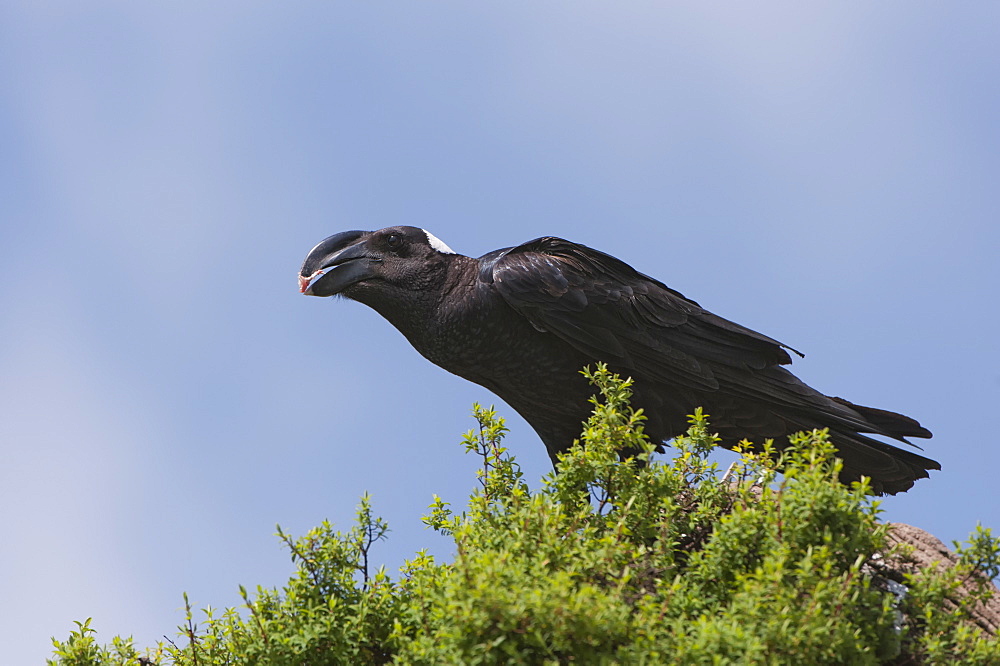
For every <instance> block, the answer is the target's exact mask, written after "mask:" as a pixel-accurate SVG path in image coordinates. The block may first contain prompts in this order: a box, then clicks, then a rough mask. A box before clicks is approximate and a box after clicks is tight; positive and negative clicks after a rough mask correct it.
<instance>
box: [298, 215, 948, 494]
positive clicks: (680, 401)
mask: <svg viewBox="0 0 1000 666" xmlns="http://www.w3.org/2000/svg"><path fill="white" fill-rule="evenodd" d="M299 283H300V289H301V291H302V292H303V293H306V294H310V295H313V296H332V295H342V296H345V297H347V298H350V299H352V300H355V301H359V302H361V303H364V304H366V305H368V306H370V307H372V308H374V309H375V310H376V311H377V312H379V313H380V314H381V315H382V316H383V317H385V318H386V319H387V320H389V322H390V323H392V324H393V326H395V327H396V328H397V329H399V331H400V332H402V333H403V335H404V336H406V338H407V340H409V341H410V343H411V344H412V345H413V346H414V347H415V348H416V349H417V351H419V352H420V353H421V354H423V355H424V356H425V357H426V358H427V359H429V360H430V361H431V362H433V363H435V364H437V365H439V366H441V367H442V368H444V369H445V370H448V371H449V372H452V373H454V374H456V375H459V376H460V377H464V378H466V379H468V380H470V381H472V382H475V383H477V384H480V385H482V386H484V387H486V388H488V389H489V390H491V391H493V392H494V393H496V394H497V395H498V396H500V398H502V399H503V400H504V401H505V402H507V404H509V405H510V406H511V407H513V408H514V409H515V410H517V412H518V413H519V414H521V416H523V417H524V419H525V420H526V421H527V422H528V423H530V424H531V425H532V427H533V428H534V429H535V431H536V432H537V433H538V435H539V437H541V439H542V441H543V442H544V443H545V446H546V448H547V449H548V452H549V455H550V456H551V458H552V460H553V462H555V461H556V454H557V453H559V452H561V451H564V450H565V449H567V448H568V447H569V446H570V445H571V444H572V442H573V440H574V438H577V437H578V436H579V434H580V430H581V426H582V422H583V421H584V420H585V419H586V418H587V416H588V414H589V412H590V405H589V403H588V400H587V398H588V397H589V396H590V395H592V393H593V387H591V386H590V385H589V384H588V383H587V382H586V380H585V379H584V378H583V377H582V376H581V375H580V370H581V369H582V368H583V367H584V366H585V365H588V364H590V365H593V364H594V362H595V361H604V362H606V363H607V364H608V366H609V368H610V369H611V370H613V371H614V372H617V373H620V374H621V375H623V376H631V377H632V378H633V379H634V382H635V383H634V387H633V389H634V396H633V403H634V405H635V406H636V407H641V408H643V410H644V411H645V414H646V416H647V418H648V420H647V422H646V432H647V434H649V436H650V437H651V438H652V439H653V440H654V441H666V440H668V439H670V438H672V437H674V436H676V435H679V434H681V433H683V432H684V431H685V430H686V428H687V416H688V415H689V414H691V413H692V412H693V410H694V408H695V407H698V406H701V407H704V409H705V411H706V412H707V413H708V414H709V415H710V418H711V423H712V427H713V429H714V430H716V431H718V433H719V435H720V437H721V438H722V444H723V445H724V446H727V447H732V446H733V445H735V444H736V443H738V442H739V441H740V440H741V439H743V438H749V439H751V440H753V441H758V442H760V441H762V440H763V439H764V438H774V439H775V443H776V445H777V446H779V447H780V446H782V444H785V443H787V440H786V439H785V436H786V435H788V434H791V433H794V432H797V431H800V430H810V429H813V428H824V427H828V428H829V429H830V432H831V437H832V439H833V441H834V443H835V445H836V446H837V449H838V455H839V456H840V457H841V458H843V460H844V471H843V474H842V478H843V480H845V481H849V480H853V479H857V478H859V477H860V475H866V476H869V477H871V479H872V487H873V489H874V490H875V491H876V492H879V493H897V492H901V491H904V490H907V489H908V488H910V487H911V486H912V485H913V482H914V481H915V480H916V479H919V478H923V477H926V476H927V470H931V469H940V466H939V465H938V463H937V462H935V461H933V460H930V459H929V458H925V457H923V456H920V455H918V454H916V453H914V452H912V451H908V450H905V449H901V448H898V447H895V446H892V445H890V444H887V443H885V442H882V441H879V440H877V439H874V438H872V437H869V436H868V435H871V434H875V435H882V436H885V437H890V438H893V439H896V440H899V441H901V442H906V443H907V444H909V442H907V441H906V439H905V438H906V437H930V436H931V433H930V432H929V431H928V430H927V429H925V428H923V427H922V426H921V425H920V424H919V423H917V422H916V421H915V420H913V419H911V418H909V417H907V416H903V415H901V414H896V413H894V412H889V411H885V410H881V409H875V408H871V407H863V406H861V405H855V404H853V403H851V402H848V401H847V400H844V399H842V398H833V397H828V396H825V395H823V394H822V393H819V392H818V391H816V390H814V389H812V388H810V387H809V386H807V385H806V384H805V383H803V382H802V381H800V380H799V379H798V378H797V377H795V375H793V374H792V373H791V372H789V371H788V370H787V369H785V368H784V367H783V366H784V365H787V364H789V363H791V357H790V356H789V354H788V351H789V350H790V351H793V352H794V351H795V350H793V349H791V348H790V347H787V346H785V345H783V344H782V343H780V342H778V341H777V340H774V339H772V338H769V337H767V336H766V335H763V334H761V333H757V332H755V331H752V330H750V329H748V328H745V327H743V326H740V325H739V324H736V323H733V322H731V321H728V320H726V319H723V318H722V317H719V316H717V315H714V314H712V313H711V312H709V311H707V310H705V309H704V308H702V307H701V306H700V305H698V304H697V303H696V302H694V301H692V300H690V299H688V298H685V297H684V296H683V295H681V294H680V293H678V292H677V291H674V290H673V289H670V288H669V287H667V286H666V285H664V284H663V283H661V282H659V281H658V280H655V279H653V278H651V277H649V276H646V275H643V274H642V273H639V272H638V271H636V270H635V269H633V268H632V267H631V266H629V265H627V264H625V263H624V262H622V261H620V260H618V259H615V258H614V257H612V256H610V255H607V254H605V253H603V252H599V251H597V250H593V249H591V248H588V247H585V246H583V245H579V244H577V243H572V242H569V241H566V240H562V239H560V238H554V237H544V238H538V239H536V240H533V241H529V242H527V243H523V244H521V245H518V246H516V247H512V248H505V249H502V250H496V251H494V252H490V253H489V254H486V255H483V256H482V257H480V258H478V259H474V258H472V257H466V256H463V255H460V254H457V253H455V252H453V251H452V250H451V249H449V248H448V247H447V246H446V245H444V244H443V243H442V242H441V241H440V240H438V239H437V238H435V237H434V236H433V235H431V234H429V233H428V232H426V231H425V230H423V229H418V228H416V227H390V228H387V229H382V230H380V231H347V232H343V233H340V234H336V235H334V236H331V237H329V238H327V239H326V240H324V241H322V242H321V243H319V245H317V246H316V247H314V248H313V249H312V250H311V251H310V252H309V255H308V256H307V257H306V260H305V262H304V263H303V265H302V269H301V271H300V274H299ZM795 353H798V352H795Z"/></svg>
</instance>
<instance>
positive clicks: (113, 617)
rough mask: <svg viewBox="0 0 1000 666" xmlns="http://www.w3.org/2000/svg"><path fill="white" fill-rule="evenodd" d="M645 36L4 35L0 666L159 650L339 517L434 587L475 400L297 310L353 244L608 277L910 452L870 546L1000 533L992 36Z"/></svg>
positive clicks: (336, 318) (81, 29) (261, 19)
mask: <svg viewBox="0 0 1000 666" xmlns="http://www.w3.org/2000/svg"><path fill="white" fill-rule="evenodd" d="M664 4H665V3H654V2H648V3H647V2H631V3H609V2H587V1H581V0H572V1H566V2H515V1H505V2H502V3H500V2H494V3H484V2H435V3H393V4H392V5H391V6H390V5H388V4H385V3H375V2H366V3H330V2H288V3H260V2H250V3H248V2H236V1H230V2H212V3H203V2H197V3H193V2H142V3H134V2H100V1H95V2H87V3H68V2H66V3H60V2H37V1H35V0H23V1H18V0H8V1H7V2H4V3H2V5H0V275H2V278H0V445H2V451H3V463H2V465H0V492H2V501H0V524H2V525H3V528H4V536H3V539H2V541H0V589H2V590H3V600H4V603H3V604H2V606H0V627H3V633H4V635H5V636H6V638H5V639H4V640H3V641H0V662H2V663H5V664H28V663H40V662H41V661H42V660H43V658H44V656H45V655H47V654H48V653H49V650H50V646H49V637H50V636H53V635H55V636H58V637H65V636H67V635H68V633H69V631H70V630H71V629H72V628H73V624H72V622H73V620H77V619H80V620H82V619H85V618H87V617H90V616H93V617H94V626H95V627H96V628H97V629H98V631H99V634H98V638H99V640H102V641H108V640H110V638H111V636H112V635H114V634H118V633H121V634H126V635H128V634H133V635H134V636H135V637H136V639H137V641H138V642H139V643H141V644H144V645H146V644H151V643H152V642H154V641H155V640H156V639H157V638H159V637H161V636H163V635H164V634H166V635H168V636H170V637H172V638H173V637H175V633H176V630H175V627H176V625H178V624H179V623H180V622H181V621H182V619H183V615H182V613H181V611H180V610H179V608H180V606H181V605H182V596H181V595H182V592H184V591H187V592H188V594H189V595H190V597H191V600H192V602H193V603H194V604H196V605H197V606H200V607H204V606H208V605H211V606H214V607H224V606H230V605H236V604H238V603H239V596H238V592H237V586H238V585H239V584H244V585H247V586H248V587H251V588H252V587H254V586H256V585H257V584H258V583H259V584H264V585H268V586H273V585H279V584H281V583H282V582H283V581H284V580H285V579H286V578H287V576H288V575H289V574H290V573H291V571H292V566H291V564H290V562H289V560H288V557H287V554H286V553H285V551H284V550H283V549H282V547H281V545H280V543H279V541H278V540H277V539H276V538H275V537H274V536H273V533H274V527H275V524H276V523H280V524H281V525H282V527H283V528H285V529H286V530H288V531H291V532H293V533H301V532H303V531H305V530H306V529H308V528H309V527H311V526H313V525H316V524H318V523H319V522H320V521H321V520H323V519H324V518H329V519H330V520H332V521H334V522H335V523H337V524H338V525H340V526H342V527H344V528H347V527H349V525H350V522H351V519H352V517H353V512H354V507H355V505H356V504H357V500H358V497H359V496H360V495H361V494H362V493H364V492H365V491H368V492H370V493H371V494H372V496H373V501H374V506H375V508H376V510H377V511H378V512H379V513H380V514H381V515H382V516H384V517H385V518H386V519H387V520H388V521H389V523H390V526H391V528H392V533H391V538H390V540H389V542H388V543H385V544H382V545H380V547H379V549H378V550H377V552H376V553H375V558H376V559H377V560H379V561H382V562H384V563H386V564H387V565H388V566H389V567H391V568H395V567H396V566H398V565H399V564H400V563H401V562H402V560H403V559H404V558H405V557H407V556H409V555H411V554H412V553H414V552H415V551H416V550H418V549H420V548H423V547H427V548H429V549H430V550H431V551H432V552H435V553H438V554H440V555H441V556H447V555H448V554H449V551H448V548H447V545H446V543H445V542H444V541H443V540H442V539H441V538H439V537H438V536H437V535H435V534H433V533H431V532H429V531H427V530H426V529H424V528H423V526H422V525H421V523H420V516H421V515H422V514H423V513H424V511H425V507H426V506H427V504H429V503H430V501H431V499H432V495H433V494H434V493H437V494H439V495H441V496H442V497H443V498H444V499H446V500H449V501H453V502H458V503H461V502H462V501H463V499H464V498H465V497H466V496H467V493H468V491H469V490H470V489H471V488H472V487H473V486H474V485H475V480H474V477H473V470H474V468H475V460H473V459H472V458H471V457H469V456H464V455H463V454H462V450H461V447H460V445H459V442H460V439H461V433H462V432H464V431H465V430H467V429H468V428H470V427H471V425H472V422H471V419H470V418H469V416H468V414H469V411H470V407H471V404H472V403H473V402H474V401H480V402H483V403H486V404H489V403H491V402H495V399H494V398H493V397H492V396H491V395H490V394H489V393H488V392H487V391H486V390H485V389H481V388H479V387H477V386H474V385H472V384H469V383H467V382H465V381H464V380H461V379H458V378H457V377H453V376H451V375H449V374H447V373H446V372H444V371H443V370H440V369H438V368H436V367H434V366H432V365H431V364H430V363H428V362H427V361H425V360H424V359H422V358H421V357H420V356H419V355H418V354H417V353H416V352H414V351H413V350H412V349H411V348H410V347H409V345H408V344H407V343H406V341H405V340H404V339H403V338H402V337H401V336H400V335H399V334H398V333H397V332H396V331H395V330H394V329H392V328H391V327H390V326H389V325H388V324H387V323H386V322H384V321H383V320H382V319H380V318H379V317H378V316H377V315H375V314H374V313H373V312H371V311H369V310H367V309H366V308H364V307H363V306H360V305H358V304H354V303H349V302H345V301H336V300H334V299H315V298H306V297H303V296H300V295H299V294H298V293H297V289H296V279H295V274H296V271H297V269H298V266H299V264H300V262H301V261H302V259H303V257H304V256H305V254H306V252H307V251H308V250H309V249H310V248H311V247H312V246H313V245H314V244H315V243H316V242H317V241H319V240H320V239H322V238H324V237H325V236H327V235H330V234H332V233H334V232H337V231H342V230H346V229H377V228H381V227H384V226H389V225H394V224H412V225H416V226H422V227H425V228H427V229H429V230H431V231H432V232H433V233H434V234H435V235H437V236H439V237H440V238H441V239H442V240H444V241H445V242H446V243H448V244H449V245H450V246H451V247H453V248H454V249H455V250H457V251H459V252H462V253H465V254H470V255H474V256H478V255H480V254H483V253H485V252H488V251H490V250H493V249H495V248H498V247H503V246H507V245H512V244H516V243H518V242H521V241H525V240H528V239H531V238H535V237H538V236H542V235H558V236H563V237H566V238H570V239H572V240H576V241H579V242H583V243H585V244H587V245H590V246H592V247H596V248H599V249H602V250H604V251H606V252H609V253H611V254H613V255H615V256H617V257H619V258H621V259H623V260H625V261H627V262H629V263H631V264H632V265H633V266H635V267H636V268H637V269H639V270H641V271H643V272H645V273H648V274H650V275H653V276H655V277H657V278H659V279H661V280H663V281H664V282H666V283H667V284H668V285H670V286H672V287H674V288H676V289H678V290H680V291H681V292H683V293H685V294H686V295H688V296H689V297H691V298H694V299H696V300H698V301H699V302H701V303H702V305H704V306H705V307H707V308H709V309H710V310H712V311H714V312H716V313H717V314H720V315H722V316H725V317H727V318H730V319H733V320H735V321H738V322H740V323H742V324H744V325H747V326H750V327H751V328H755V329H757V330H760V331H762V332H764V333H766V334H768V335H771V336H773V337H775V338H777V339H780V340H782V341H784V342H786V343H788V344H789V345H792V346H794V347H795V348H797V349H800V350H802V351H804V352H805V353H806V358H805V359H802V360H797V361H796V363H795V366H794V369H795V371H796V372H797V373H798V374H799V375H800V376H801V377H802V378H803V379H805V380H806V381H808V382H809V383H811V384H812V385H814V386H815V387H817V388H819V389H821V390H824V391H825V392H827V393H829V394H831V395H840V396H844V397H846V398H848V399H850V400H852V401H855V402H858V403H861V404H865V405H872V406H877V407H882V408H886V409H892V410H896V411H900V412H903V413H905V414H908V415H911V416H914V417H916V418H918V419H919V420H920V421H921V422H922V423H923V424H924V425H926V426H927V427H929V428H930V429H931V430H932V431H934V433H935V438H934V439H933V440H930V441H929V442H927V443H926V445H925V449H926V452H927V454H928V455H930V456H931V457H933V458H936V459H938V460H940V461H941V463H942V467H943V471H941V472H939V473H935V474H933V476H932V478H931V479H930V480H924V481H921V482H919V483H918V484H917V485H916V487H915V488H914V489H913V490H911V491H910V492H909V493H907V494H905V495H901V496H898V497H894V498H890V499H887V500H886V501H885V502H884V504H883V507H884V509H885V517H886V518H887V519H890V520H898V521H903V522H908V523H911V524H914V525H918V526H920V527H923V528H925V529H928V530H930V531H931V532H933V533H934V534H936V535H938V536H939V537H941V538H942V539H944V540H945V541H946V542H950V541H951V540H953V539H963V538H965V537H966V536H967V535H968V533H969V532H970V531H971V530H972V529H973V527H974V526H975V524H976V523H977V521H981V522H982V523H984V524H985V525H987V526H993V527H994V528H1000V490H998V483H997V470H998V468H1000V445H998V444H997V442H996V435H995V434H994V433H992V431H991V430H990V427H989V426H990V425H991V424H993V423H995V421H996V418H997V416H998V414H1000V406H998V405H1000V363H998V352H997V348H998V345H997V341H996V338H997V334H998V331H1000V307H998V289H1000V269H998V267H997V261H998V253H1000V219H998V210H1000V122H998V118H1000V84H998V82H1000V62H998V61H1000V49H998V48H997V26H998V25H1000V5H998V4H997V3H995V2H968V3H962V4H961V5H960V6H959V5H955V4H953V3H909V2H879V3H839V2H836V3H822V2H812V3H798V2H788V3H743V4H740V5H732V4H726V5H725V6H723V4H721V3H701V2H697V3H695V2H691V3H671V4H670V5H669V6H664ZM500 409H501V411H502V412H504V413H506V414H507V415H508V416H509V417H510V425H511V427H512V430H513V432H512V434H511V436H510V438H509V440H508V444H509V445H510V447H511V449H512V450H513V451H514V453H515V454H516V455H517V456H518V458H519V460H520V461H521V462H522V463H523V467H524V469H525V471H526V474H527V475H528V477H529V478H530V479H531V480H532V482H533V483H534V484H537V480H538V479H539V478H540V477H541V475H542V474H544V473H545V472H546V471H547V469H548V462H547V458H546V456H545V453H544V450H543V447H542V445H541V444H540V442H539V441H538V439H537V438H536V436H535V434H534V433H533V432H532V431H531V430H530V428H528V426H527V425H526V424H525V423H524V422H523V421H521V420H520V419H518V418H516V417H515V415H514V414H513V413H512V411H511V410H509V409H507V408H506V407H504V406H502V405H500Z"/></svg>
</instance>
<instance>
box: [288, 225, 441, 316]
mask: <svg viewBox="0 0 1000 666" xmlns="http://www.w3.org/2000/svg"><path fill="white" fill-rule="evenodd" d="M448 255H455V252H454V251H453V250H452V249H451V248H449V247H448V246H447V245H445V244H444V243H443V242H441V241H440V240H439V239H438V238H436V237H435V236H434V235H432V234H431V233H430V232H428V231H425V230H424V229H419V228H417V227H388V228H386V229H380V230H379V231H344V232H341V233H339V234H334V235H333V236H330V237H329V238H326V239H324V240H323V241H321V242H320V243H319V244H318V245H317V246H316V247H314V248H313V249H312V250H310V251H309V254H308V255H306V259H305V261H304V262H302V268H301V270H299V291H300V292H302V293H303V294H306V295H308V296H334V295H337V294H342V295H344V296H347V297H348V298H353V299H355V300H360V301H365V300H366V299H365V294H366V293H385V292H389V291H395V290H401V291H407V292H413V291H417V290H420V289H427V288H431V287H432V286H433V283H434V282H435V281H436V280H437V279H438V276H439V275H440V274H441V269H442V268H443V266H444V264H445V262H446V257H447V256H448Z"/></svg>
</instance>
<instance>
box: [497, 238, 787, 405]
mask: <svg viewBox="0 0 1000 666" xmlns="http://www.w3.org/2000/svg"><path fill="white" fill-rule="evenodd" d="M491 273H492V278H493V282H494V284H495V286H496V288H497V290H498V291H499V293H500V294H501V295H502V296H503V298H504V299H505V300H506V301H507V303H509V304H510V306H511V307H512V308H514V310H516V311H517V312H519V313H520V314H521V315H523V316H524V317H526V318H527V319H528V320H529V321H531V323H532V324H533V325H534V326H535V327H536V328H538V329H541V330H545V331H549V332H551V333H553V334H555V335H557V336H559V337H560V338H562V339H563V340H565V341H566V342H567V343H569V344H570V345H572V346H573V347H575V348H577V349H578V350H580V351H582V352H584V353H586V354H588V355H591V356H594V357H595V358H600V359H603V360H607V361H608V362H609V363H613V364H614V365H616V366H619V367H623V368H627V369H629V370H633V371H635V372H637V373H638V374H639V375H642V376H644V377H646V378H648V379H651V380H654V381H661V382H666V383H678V382H679V383H682V384H684V385H686V386H690V387H692V388H702V389H708V390H714V389H718V388H719V386H720V376H719V373H720V371H723V373H724V369H725V368H731V369H733V370H736V371H746V370H762V369H764V368H768V367H772V366H777V365H783V364H787V363H790V362H791V358H790V357H789V355H788V352H787V351H785V350H786V349H791V348H790V347H787V346H786V345H783V344H782V343H780V342H778V341H777V340H774V339H773V338H769V337H768V336H766V335H763V334H761V333H757V332H756V331H752V330H750V329H748V328H746V327H744V326H740V325H739V324H736V323H733V322H731V321H729V320H727V319H723V318H722V317H719V316H717V315H714V314H712V313H711V312H709V311H708V310H705V309H704V308H702V307H701V306H700V305H698V304H697V303H696V302H695V301H692V300H691V299H689V298H685V297H684V296H683V295H682V294H680V293H679V292H677V291H675V290H673V289H671V288H669V287H667V286H666V285H664V284H663V283H662V282H659V281H658V280H655V279H653V278H651V277H649V276H647V275H643V274H642V273H639V272H638V271H636V270H635V269H633V268H632V267H631V266H629V265H628V264H626V263H624V262H622V261H620V260H618V259H615V258H614V257H612V256H610V255H607V254H604V253H603V252H599V251H597V250H594V249H591V248H588V247H585V246H583V245H578V244H576V243H571V242H569V241H565V240H562V239H560V238H553V237H545V238H539V239H536V240H533V241H530V242H528V243H524V244H522V245H519V246H517V247H514V248H511V249H510V250H507V251H505V252H504V253H502V254H501V255H500V256H498V257H497V258H496V259H495V261H494V262H493V263H492V271H491ZM792 351H795V350H792ZM795 353H799V352H795ZM800 355H801V354H800ZM724 374H727V373H724Z"/></svg>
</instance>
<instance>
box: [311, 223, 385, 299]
mask: <svg viewBox="0 0 1000 666" xmlns="http://www.w3.org/2000/svg"><path fill="white" fill-rule="evenodd" d="M370 233H371V232H368V231H344V232H341V233H339V234H334V235H333V236H330V237H329V238H326V239H324V240H322V241H321V242H320V243H319V244H318V245H317V246H316V247H314V248H313V249H312V250H310V251H309V254H308V255H307V256H306V259H305V261H304V262H302V268H301V270H299V291H300V292H302V293H303V294H306V295H308V296H333V295H334V294H339V293H340V292H342V291H343V290H344V289H346V288H347V287H349V286H351V285H352V284H354V283H355V282H360V281H361V280H365V279H367V278H370V277H373V276H374V273H373V272H372V264H373V263H374V262H376V261H377V260H373V259H372V258H370V257H369V256H368V248H367V247H366V245H365V243H364V241H365V240H366V239H367V237H368V235H369V234H370Z"/></svg>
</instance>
